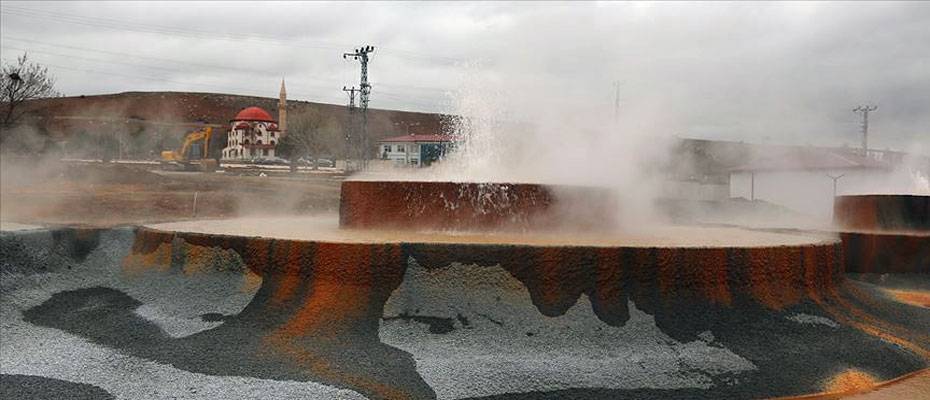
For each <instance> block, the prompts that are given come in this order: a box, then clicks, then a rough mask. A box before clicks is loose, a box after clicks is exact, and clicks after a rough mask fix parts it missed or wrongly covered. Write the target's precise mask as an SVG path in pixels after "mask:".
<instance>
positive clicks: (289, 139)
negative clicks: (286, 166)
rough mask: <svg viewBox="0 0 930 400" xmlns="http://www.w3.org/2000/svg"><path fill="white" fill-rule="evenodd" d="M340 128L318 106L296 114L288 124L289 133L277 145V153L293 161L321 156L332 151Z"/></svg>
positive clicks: (294, 164)
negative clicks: (336, 127)
mask: <svg viewBox="0 0 930 400" xmlns="http://www.w3.org/2000/svg"><path fill="white" fill-rule="evenodd" d="M338 136H339V135H338V130H337V129H335V127H334V124H333V121H332V119H331V118H328V117H324V116H323V113H321V112H320V110H318V109H317V108H315V107H314V108H310V109H309V110H307V111H305V112H303V113H301V114H297V115H294V116H293V117H292V118H291V119H290V120H289V121H288V126H287V133H286V134H285V135H284V137H283V138H281V141H280V142H278V145H277V154H279V155H280V156H281V157H283V158H286V159H288V160H290V161H291V166H292V168H294V167H296V163H295V161H296V160H297V159H299V158H301V157H313V158H319V157H320V156H323V155H328V154H330V153H331V152H332V148H333V147H332V146H333V142H334V140H338Z"/></svg>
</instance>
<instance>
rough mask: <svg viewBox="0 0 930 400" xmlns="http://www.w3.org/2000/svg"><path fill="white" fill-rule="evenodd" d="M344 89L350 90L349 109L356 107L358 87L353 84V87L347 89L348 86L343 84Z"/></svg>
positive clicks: (344, 90) (345, 90)
mask: <svg viewBox="0 0 930 400" xmlns="http://www.w3.org/2000/svg"><path fill="white" fill-rule="evenodd" d="M342 91H343V92H349V109H350V110H351V109H353V108H355V92H357V91H358V89H356V88H355V86H352V87H351V88H349V89H346V87H345V86H343V87H342Z"/></svg>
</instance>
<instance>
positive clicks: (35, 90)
mask: <svg viewBox="0 0 930 400" xmlns="http://www.w3.org/2000/svg"><path fill="white" fill-rule="evenodd" d="M2 71H3V76H2V77H0V96H2V98H0V101H2V102H3V106H4V108H5V110H3V121H2V127H3V128H7V127H10V126H12V125H13V124H15V123H16V121H17V120H18V119H19V118H20V117H21V116H22V113H21V112H18V109H19V108H20V107H19V106H20V105H21V104H22V103H23V102H25V101H29V100H34V99H40V98H44V97H56V96H59V95H60V94H59V93H58V92H57V91H55V78H54V77H52V76H51V75H49V73H48V68H47V67H44V66H42V65H41V64H38V63H34V62H31V61H29V57H28V56H27V55H26V53H23V55H22V56H20V57H19V58H17V59H16V63H15V64H4V65H3V67H2Z"/></svg>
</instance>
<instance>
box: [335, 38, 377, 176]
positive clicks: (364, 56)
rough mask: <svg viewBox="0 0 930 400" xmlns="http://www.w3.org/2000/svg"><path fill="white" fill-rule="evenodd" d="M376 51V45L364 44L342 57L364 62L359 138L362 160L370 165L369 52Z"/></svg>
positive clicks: (360, 85) (361, 83)
mask: <svg viewBox="0 0 930 400" xmlns="http://www.w3.org/2000/svg"><path fill="white" fill-rule="evenodd" d="M373 51H375V47H374V46H368V45H365V46H362V47H359V48H357V49H355V51H354V52H352V53H343V54H342V58H343V59H348V58H349V57H352V58H353V59H355V60H358V61H359V62H360V63H361V64H362V74H361V81H360V83H359V89H358V92H359V99H358V100H359V101H358V103H359V108H360V109H361V113H362V133H361V135H360V136H361V137H360V138H359V139H360V140H359V144H360V145H361V147H362V152H361V153H362V161H363V162H364V164H365V166H367V165H368V155H369V153H371V149H369V148H368V146H369V143H368V96H369V95H370V94H371V85H370V84H369V83H368V53H371V52H373Z"/></svg>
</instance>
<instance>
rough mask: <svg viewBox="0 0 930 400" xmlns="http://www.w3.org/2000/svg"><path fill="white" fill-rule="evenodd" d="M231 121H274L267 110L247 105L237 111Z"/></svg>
mask: <svg viewBox="0 0 930 400" xmlns="http://www.w3.org/2000/svg"><path fill="white" fill-rule="evenodd" d="M233 121H259V122H275V121H274V119H273V118H271V114H268V112H267V111H265V110H262V109H261V108H260V107H248V108H244V109H242V111H239V113H238V114H236V118H233Z"/></svg>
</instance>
